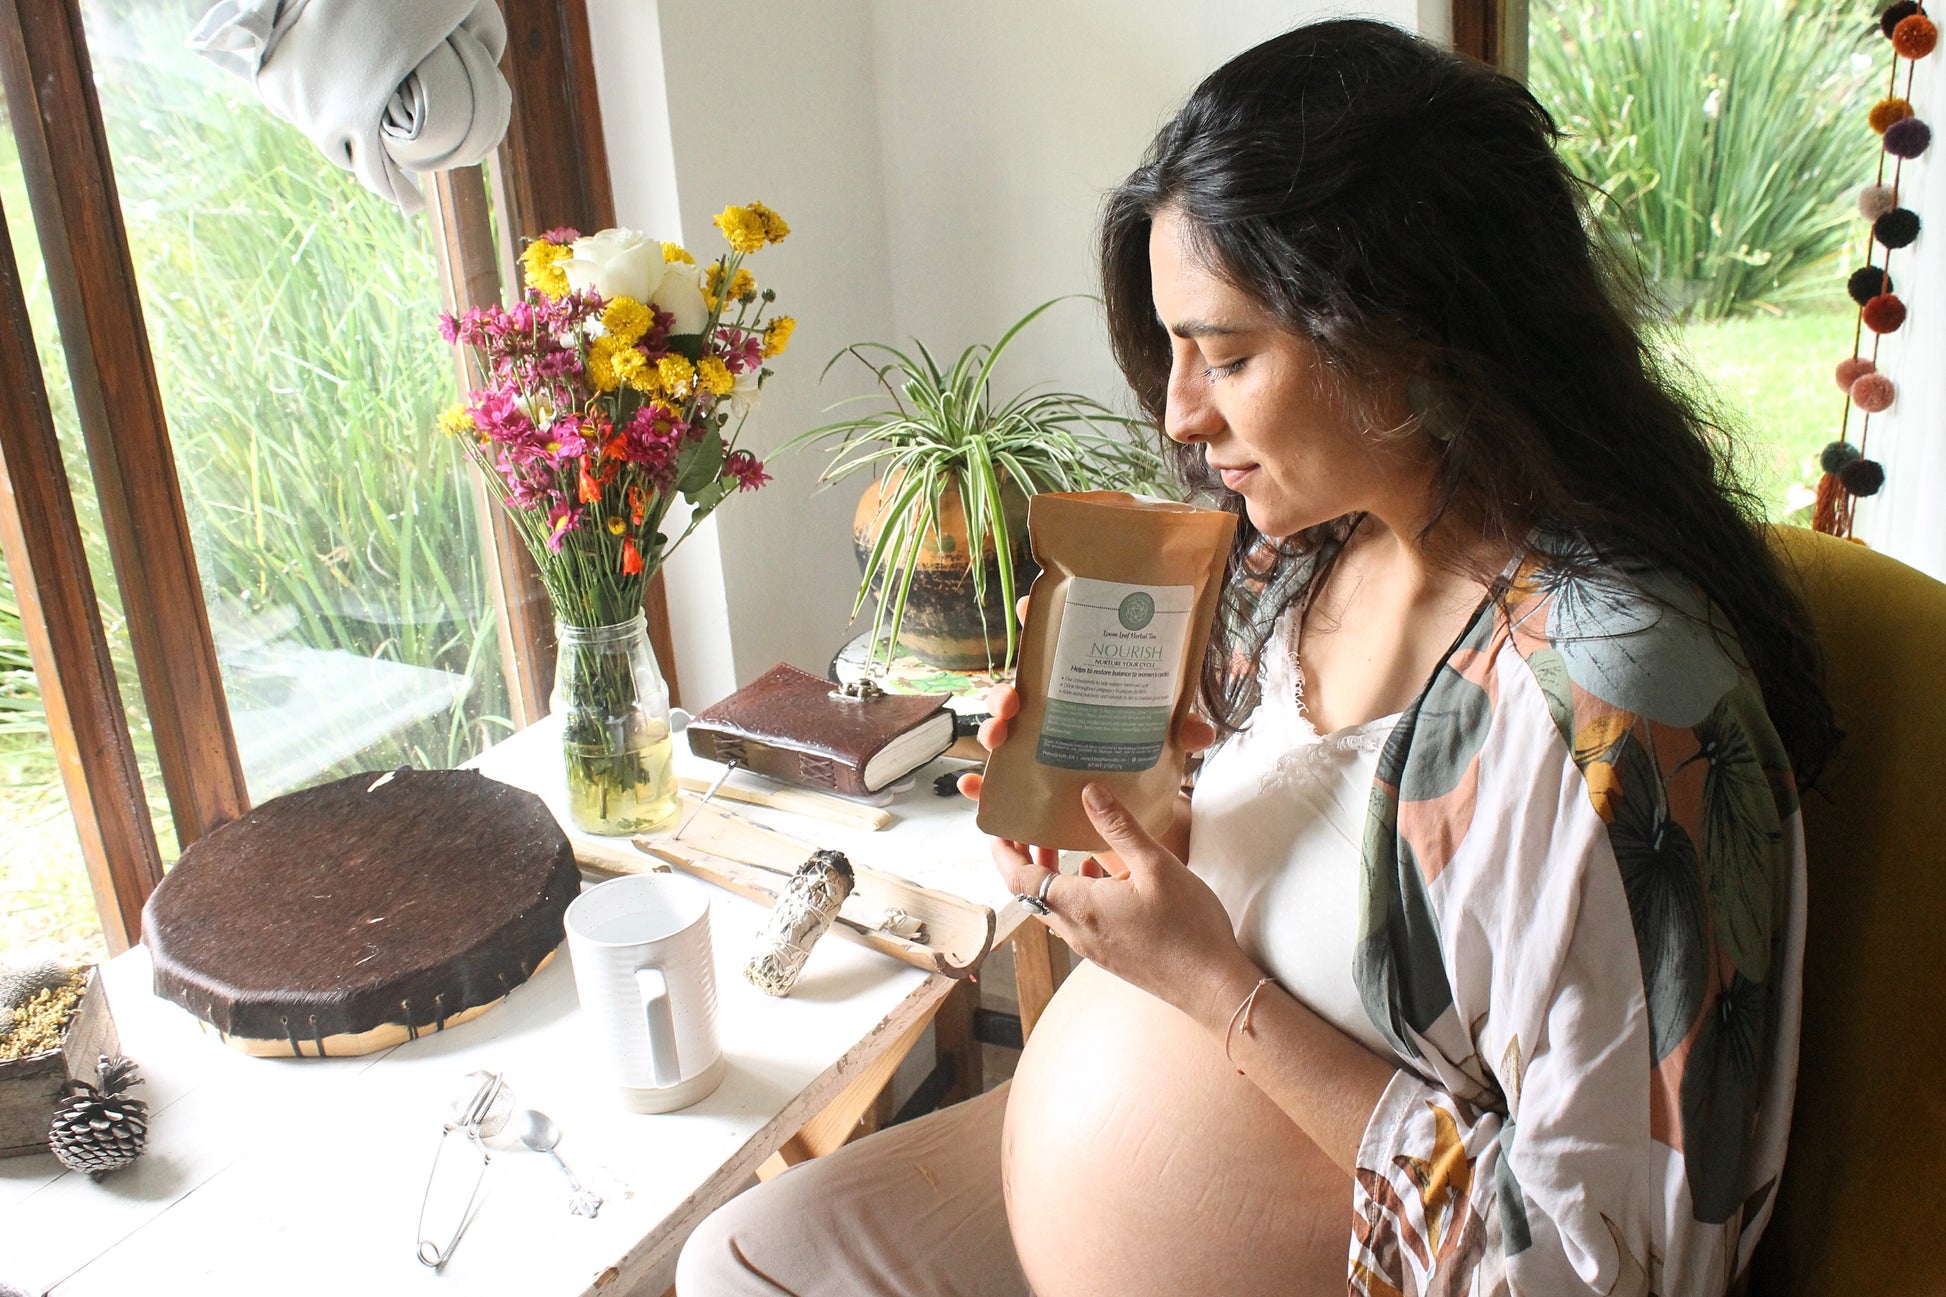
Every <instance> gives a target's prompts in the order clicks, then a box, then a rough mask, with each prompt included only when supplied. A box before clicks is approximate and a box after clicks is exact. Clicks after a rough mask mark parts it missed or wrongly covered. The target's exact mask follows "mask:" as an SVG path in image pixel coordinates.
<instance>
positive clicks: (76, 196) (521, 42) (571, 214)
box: [0, 0, 674, 953]
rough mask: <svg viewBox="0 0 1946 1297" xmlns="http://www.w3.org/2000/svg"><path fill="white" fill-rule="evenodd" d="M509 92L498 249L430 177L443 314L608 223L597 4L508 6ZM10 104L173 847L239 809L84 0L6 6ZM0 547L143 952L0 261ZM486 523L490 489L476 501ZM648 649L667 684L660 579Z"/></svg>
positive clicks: (25, 349)
mask: <svg viewBox="0 0 1946 1297" xmlns="http://www.w3.org/2000/svg"><path fill="white" fill-rule="evenodd" d="M503 8H504V10H505V12H506V17H507V25H508V33H509V41H508V46H507V53H506V56H505V58H504V59H503V62H502V68H503V70H504V71H505V73H506V75H507V77H508V81H509V83H510V84H511V85H512V86H513V90H514V105H515V106H514V112H513V124H512V126H511V127H510V129H509V130H508V133H507V137H506V140H505V141H504V142H503V144H502V145H501V148H500V153H499V158H498V164H497V166H496V167H495V168H494V175H495V177H496V181H497V183H496V199H497V203H498V210H499V212H500V217H501V220H500V224H501V229H502V231H503V232H504V234H505V237H504V238H503V240H502V243H501V245H500V246H499V247H497V248H496V247H495V245H494V242H493V234H492V232H491V231H492V225H491V222H490V220H489V216H488V207H487V196H486V189H485V184H484V181H483V179H482V175H481V171H480V169H479V168H468V169H465V170H463V171H460V172H454V173H449V174H446V175H441V176H437V177H434V178H433V183H432V185H431V186H430V188H431V190H432V191H433V196H434V201H433V214H432V215H431V217H429V219H432V220H434V221H435V223H436V227H437V231H438V234H439V238H438V239H437V240H436V244H437V246H438V249H439V254H440V255H439V264H440V269H441V276H442V281H443V283H444V286H445V298H446V301H447V302H448V304H449V305H454V306H461V307H463V306H465V305H469V304H473V303H476V302H481V301H485V300H490V299H493V298H497V297H498V296H499V294H500V292H501V285H502V284H503V283H504V282H505V280H506V278H507V271H508V269H509V268H510V267H511V265H512V257H511V250H512V245H513V241H514V240H513V235H514V233H515V232H538V231H540V230H544V229H549V228H552V227H554V226H560V225H573V226H576V227H578V228H581V229H584V230H593V229H598V228H601V227H604V226H607V225H612V224H613V223H614V199H613V195H612V192H611V190H610V187H609V179H608V163H607V150H606V146H605V144H604V142H603V139H602V134H601V119H600V111H599V104H598V100H597V98H596V94H595V82H594V61H593V54H592V46H591V42H590V39H589V32H588V17H587V10H586V3H585V0H504V2H503ZM0 84H3V85H4V88H5V93H6V98H7V103H8V106H9V109H10V112H9V116H10V117H11V119H12V123H13V130H14V134H15V137H16V140H17V143H18V146H19V150H20V156H21V164H22V170H23V173H24V175H25V178H26V182H27V189H28V196H29V201H30V204H31V206H32V209H33V217H34V226H35V230H36V233H37V236H38V238H39V241H40V245H41V251H42V257H43V260H44V262H45V263H46V266H47V274H48V283H49V289H50V294H51V296H52V298H53V302H54V308H55V315H56V319H57V321H58V323H59V326H60V332H61V342H62V346H63V349H64V351H65V352H66V355H67V361H68V370H69V377H70V381H71V383H72V385H73V388H74V395H75V403H76V406H77V408H78V410H79V413H80V422H81V432H82V438H83V441H84V443H85V445H86V447H87V452H88V461H89V468H90V472H91V475H92V476H93V478H94V480H95V484H96V492H97V495H98V498H99V500H100V503H101V511H102V519H103V527H104V530H105V532H106V534H107V537H108V545H109V555H110V559H111V561H112V565H113V569H114V575H115V580H116V584H117V586H118V587H119V588H120V590H121V593H122V601H123V610H124V613H125V615H126V617H127V620H128V625H129V633H130V640H131V644H132V648H133V651H134V656H135V662H136V670H137V674H138V677H139V680H140V685H141V690H142V695H143V698H144V700H145V702H146V704H147V709H148V715H149V721H150V725H151V728H152V729H153V731H154V734H155V742H156V754H157V760H158V764H159V765H160V767H161V773H162V781H163V785H164V788H165V790H166V792H167V795H168V800H169V807H170V813H171V817H172V819H173V821H174V824H175V828H176V835H177V840H178V842H179V843H180V844H181V845H182V846H184V847H187V846H188V845H189V844H190V843H191V842H193V841H195V840H196V839H197V838H198V837H200V836H201V835H202V834H204V833H206V832H208V831H209V830H211V829H213V828H215V827H216V826H218V825H219V824H222V823H224V822H226V821H228V820H231V819H234V818H236V817H237V816H238V815H240V814H242V813H243V812H244V811H245V810H246V809H248V807H249V804H250V802H249V795H248V791H247V788H246V785H245V782H244V777H243V768H242V763H241V760H240V759H239V756H238V752H237V745H236V736H235V734H234V732H233V730H232V728H231V725H230V715H229V708H228V705H227V703H226V702H225V699H224V695H223V687H222V678H221V674H220V671H219V668H218V664H217V659H216V649H215V644H214V641H213V639H212V636H211V633H210V623H209V614H208V610H207V608H206V606H205V604H204V601H203V591H202V584H201V580H200V578H199V576H198V573H197V567H196V558H195V553H194V550H193V548H192V545H191V542H190V534H189V526H188V520H187V516H186V514H185V511H184V508H183V501H182V491H181V487H180V484H179V482H178V479H177V475H176V468H175V458H174V454H173V451H172V449H171V445H170V440H169V430H168V423H167V419H166V416H165V413H164V410H163V405H162V395H161V390H160V387H159V385H158V383H157V381H156V374H155V364H154V359H153V357H152V355H151V353H150V350H149V341H148V331H147V327H146V324H145V322H144V318H143V312H142V302H141V296H140V291H139V288H138V285H137V281H136V277H135V270H134V266H133V263H132V260H131V257H130V253H129V245H128V237H127V232H126V230H125V228H124V226H123V224H122V214H121V203H120V199H119V195H118V192H117V188H116V184H115V175H114V169H113V164H112V159H111V157H110V151H109V147H108V137H107V132H106V130H105V129H104V126H103V123H102V116H101V105H100V101H99V99H98V98H97V96H96V93H95V82H94V75H93V68H92V66H91V62H90V59H89V56H88V49H87V41H86V35H85V32H84V30H83V26H82V17H81V8H80V0H0ZM0 317H4V319H3V320H0V377H4V380H5V381H4V396H0V419H4V420H5V421H6V426H5V427H4V428H0V454H4V461H3V462H0V487H6V488H10V489H8V490H6V491H5V492H4V494H5V499H4V500H0V542H4V545H5V548H6V551H7V559H8V562H9V564H10V565H11V568H10V570H11V572H12V575H13V578H14V585H15V590H16V592H17V595H18V597H19V601H20V608H21V617H22V621H23V622H24V623H25V624H26V626H27V633H28V639H29V645H30V650H31V652H32V654H33V659H34V666H35V673H36V676H37V678H38V680H39V682H40V686H41V690H42V696H43V699H44V700H45V702H46V710H47V720H48V726H49V729H50V731H51V732H52V735H53V743H54V747H55V751H56V753H57V755H58V757H59V761H60V768H61V772H62V778H63V783H64V786H65V788H66V791H67V794H68V799H69V804H70V806H71V808H72V810H73V812H74V815H75V820H76V824H77V827H78V829H79V830H80V839H81V849H82V855H83V858H84V861H85V862H86V865H87V868H88V875H89V880H90V883H91V886H92V887H93V889H94V894H95V899H96V905H97V908H98V910H99V911H100V917H101V920H102V928H103V932H104V935H105V936H106V938H107V942H108V946H109V949H110V950H111V952H115V953H119V952H120V951H122V950H124V949H126V948H128V947H129V946H130V945H132V944H133V943H134V942H135V941H137V940H139V938H140V934H141V911H142V906H143V903H144V902H145V901H146V900H147V899H148V895H149V893H150V892H151V891H152V890H153V889H154V887H155V885H156V883H157V882H158V881H160V879H161V876H162V860H161V856H160V852H159V850H158V847H157V844H156V839H155V833H154V829H153V826H152V825H151V823H150V819H149V810H148V804H147V799H146V797H145V795H144V793H143V789H142V783H141V779H140V777H139V774H138V772H137V771H136V768H135V756H134V747H133V743H132V740H131V739H130V737H129V731H128V723H127V718H126V714H125V712H124V708H123V705H122V701H121V694H120V691H119V689H118V687H117V685H116V681H115V677H114V673H113V669H112V667H111V666H110V664H109V655H108V645H107V638H106V636H105V634H104V632H103V628H102V625H101V618H100V613H99V609H98V606H97V604H96V602H95V595H94V583H93V578H92V576H91V575H90V573H89V571H88V568H87V562H86V556H85V554H84V553H83V552H82V550H81V540H80V531H79V527H78V523H77V520H76V518H75V515H74V505H73V500H72V496H71V494H70V492H69V490H68V480H67V477H66V474H65V471H64V470H63V468H62V465H61V459H60V448H59V444H58V440H57V439H56V435H55V429H54V425H53V422H52V417H51V414H50V413H49V411H48V403H47V395H46V388H45V380H44V377H43V376H42V374H41V372H40V368H39V364H38V361H37V359H36V355H35V351H34V345H33V334H32V330H31V328H30V327H29V325H28V320H27V314H26V304H25V301H24V299H23V297H22V294H21V289H20V284H19V279H18V273H17V270H16V268H15V266H14V262H13V257H12V245H11V242H10V241H8V242H6V243H5V245H4V257H0ZM481 503H482V504H483V505H484V504H486V501H485V499H484V492H483V491H482V492H481ZM479 512H480V515H481V518H482V532H483V535H482V547H483V549H484V551H485V552H486V555H487V557H488V560H489V568H490V571H491V573H492V576H493V582H494V588H495V593H496V601H497V603H498V606H499V610H500V613H501V617H500V625H501V632H500V635H501V648H502V660H503V663H504V664H505V669H506V671H507V678H508V685H509V695H510V699H511V706H512V710H513V712H514V719H515V723H516V724H518V725H526V724H529V723H531V722H532V721H534V720H536V719H538V718H539V717H540V716H542V715H544V714H545V713H546V711H547V701H546V700H547V696H548V691H549V688H550V687H551V675H552V669H553V623H552V618H551V616H550V615H549V612H548V603H547V598H546V593H545V590H544V589H542V587H541V584H540V580H539V576H538V573H537V572H536V571H535V569H534V566H533V560H532V558H531V557H530V556H529V555H528V554H527V552H526V550H525V549H524V547H523V546H522V545H521V543H520V540H519V538H518V536H517V534H516V533H515V532H514V530H513V528H512V526H511V524H510V523H509V522H508V520H507V519H505V518H504V517H502V516H501V514H500V511H499V510H498V509H497V508H491V507H487V508H482V509H481V510H480V511H479ZM647 604H648V612H649V618H650V634H651V638H652V639H653V640H654V642H655V646H656V651H657V653H658V655H659V656H660V659H661V661H662V663H663V664H664V666H665V669H668V671H669V674H670V678H671V687H672V690H673V687H674V675H673V665H674V658H673V655H672V653H671V650H670V643H671V641H670V635H669V623H668V612H667V604H666V600H665V599H664V597H663V593H662V585H661V581H660V579H659V578H658V579H657V581H656V582H655V583H654V585H653V587H652V589H651V592H650V597H649V599H648V600H647Z"/></svg>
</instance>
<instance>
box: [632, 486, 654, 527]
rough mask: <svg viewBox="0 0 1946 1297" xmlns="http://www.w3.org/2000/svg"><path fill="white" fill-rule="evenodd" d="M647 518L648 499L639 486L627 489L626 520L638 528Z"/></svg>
mask: <svg viewBox="0 0 1946 1297" xmlns="http://www.w3.org/2000/svg"><path fill="white" fill-rule="evenodd" d="M648 518H649V499H648V496H647V495H645V494H644V493H643V491H642V488H641V487H639V486H631V487H630V488H628V520H629V521H630V522H632V523H634V524H635V525H636V526H637V527H640V526H641V525H642V524H643V523H644V522H647V521H648Z"/></svg>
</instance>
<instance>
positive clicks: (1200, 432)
mask: <svg viewBox="0 0 1946 1297" xmlns="http://www.w3.org/2000/svg"><path fill="white" fill-rule="evenodd" d="M1222 426H1223V418H1222V416H1221V415H1220V414H1219V413H1218V412H1217V409H1216V405H1215V403H1214V402H1213V401H1211V400H1210V396H1209V381H1208V379H1207V378H1206V377H1205V376H1204V372H1203V365H1202V362H1201V361H1200V360H1193V359H1192V360H1190V361H1188V362H1184V361H1181V360H1177V361H1175V362H1173V363H1172V364H1171V365H1170V367H1169V390H1168V393H1167V401H1166V403H1165V406H1164V408H1163V412H1162V431H1163V434H1164V435H1165V436H1167V437H1168V438H1169V439H1170V440H1171V441H1179V442H1181V443H1183V444H1184V445H1190V444H1191V443H1194V442H1198V441H1207V440H1209V439H1210V438H1211V437H1213V436H1215V435H1216V433H1217V432H1218V431H1219V430H1220V429H1221V428H1222Z"/></svg>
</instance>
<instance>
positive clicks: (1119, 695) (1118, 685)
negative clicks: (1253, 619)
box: [1036, 577, 1196, 771]
mask: <svg viewBox="0 0 1946 1297" xmlns="http://www.w3.org/2000/svg"><path fill="white" fill-rule="evenodd" d="M1195 609H1196V587H1195V586H1193V585H1129V584H1125V583H1123V582H1119V581H1096V580H1092V579H1090V578H1088V577H1075V578H1073V579H1072V581H1071V582H1070V583H1069V585H1068V591H1067V601H1066V603H1065V605H1064V606H1063V608H1062V611H1061V629H1060V632H1059V634H1058V636H1057V637H1056V639H1055V643H1054V655H1053V664H1052V667H1051V669H1050V671H1049V672H1048V684H1047V711H1046V715H1045V717H1044V719H1043V720H1042V722H1041V731H1040V745H1039V748H1038V749H1037V751H1036V756H1037V757H1038V759H1039V761H1040V763H1041V764H1042V765H1047V766H1060V767H1062V768H1064V769H1068V770H1122V771H1133V770H1147V769H1149V768H1150V767H1151V766H1153V765H1155V763H1156V762H1157V761H1158V760H1160V759H1161V756H1162V746H1163V742H1164V740H1165V739H1166V738H1167V737H1168V733H1169V721H1170V717H1171V715H1172V714H1173V713H1174V711H1175V706H1176V698H1177V686H1178V685H1179V684H1180V683H1181V681H1182V668H1183V646H1184V643H1185V642H1186V640H1187V638H1188V635H1189V629H1190V615H1191V614H1192V613H1193V612H1194V611H1195Z"/></svg>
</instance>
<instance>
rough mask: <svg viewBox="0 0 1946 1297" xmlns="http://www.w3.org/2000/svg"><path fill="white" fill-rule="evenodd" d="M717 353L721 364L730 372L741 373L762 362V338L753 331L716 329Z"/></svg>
mask: <svg viewBox="0 0 1946 1297" xmlns="http://www.w3.org/2000/svg"><path fill="white" fill-rule="evenodd" d="M716 345H717V347H718V348H719V349H720V350H719V352H718V354H719V355H721V356H722V357H723V364H724V365H725V366H726V367H727V368H728V369H729V371H730V372H731V373H732V374H741V373H744V372H745V371H747V370H752V369H755V368H757V367H758V366H759V365H761V364H763V359H764V347H763V339H762V338H760V337H758V336H757V335H756V334H754V333H748V332H745V331H743V330H741V329H718V330H717V331H716Z"/></svg>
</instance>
